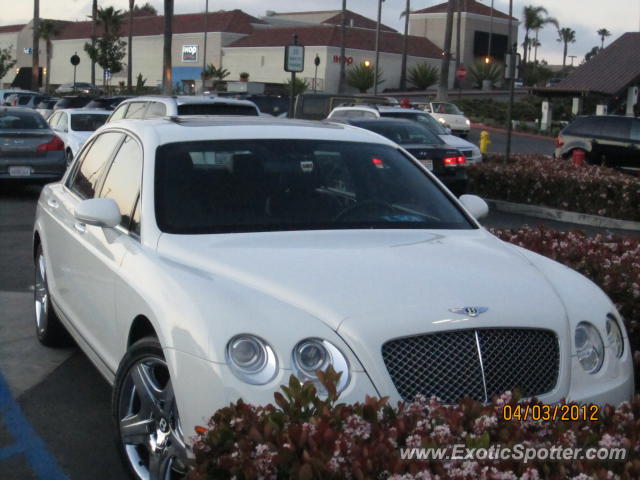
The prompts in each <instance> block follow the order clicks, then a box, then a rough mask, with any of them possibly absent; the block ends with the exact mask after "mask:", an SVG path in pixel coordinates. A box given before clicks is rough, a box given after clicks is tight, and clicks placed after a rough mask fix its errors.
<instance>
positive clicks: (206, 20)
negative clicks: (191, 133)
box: [201, 0, 222, 93]
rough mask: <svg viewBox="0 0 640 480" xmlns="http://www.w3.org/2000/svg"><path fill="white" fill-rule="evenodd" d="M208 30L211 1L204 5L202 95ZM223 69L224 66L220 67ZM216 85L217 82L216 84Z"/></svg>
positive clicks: (206, 1)
mask: <svg viewBox="0 0 640 480" xmlns="http://www.w3.org/2000/svg"><path fill="white" fill-rule="evenodd" d="M207 30H209V0H205V4H204V46H203V47H202V74H201V77H202V93H204V82H205V79H204V72H205V70H206V69H207ZM220 68H222V65H220ZM214 83H215V82H214Z"/></svg>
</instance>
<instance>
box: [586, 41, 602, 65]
mask: <svg viewBox="0 0 640 480" xmlns="http://www.w3.org/2000/svg"><path fill="white" fill-rule="evenodd" d="M598 53H600V47H598V46H597V45H596V46H595V47H593V48H592V49H591V50H589V51H588V52H587V53H586V54H585V56H584V61H585V62H588V61H589V60H591V59H592V58H593V57H595V56H596V55H597V54H598Z"/></svg>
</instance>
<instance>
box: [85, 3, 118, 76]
mask: <svg viewBox="0 0 640 480" xmlns="http://www.w3.org/2000/svg"><path fill="white" fill-rule="evenodd" d="M122 17H123V14H122V12H121V11H120V10H116V9H115V8H113V7H107V8H99V9H98V14H97V17H96V21H97V23H98V25H99V26H101V27H102V34H101V36H100V37H99V38H97V39H96V42H95V45H93V44H91V43H89V42H87V43H85V44H84V50H85V51H86V52H87V54H88V55H89V58H91V60H92V61H95V62H96V63H97V64H98V65H100V67H101V68H102V70H103V74H102V83H103V85H105V87H106V85H107V71H109V72H111V74H114V73H118V72H121V71H122V67H123V64H122V60H123V59H124V57H125V55H126V51H125V49H126V46H127V43H126V42H124V41H122V40H121V39H120V27H121V25H122Z"/></svg>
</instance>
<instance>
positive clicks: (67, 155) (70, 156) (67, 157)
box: [64, 150, 73, 167]
mask: <svg viewBox="0 0 640 480" xmlns="http://www.w3.org/2000/svg"><path fill="white" fill-rule="evenodd" d="M64 159H65V161H66V162H67V167H69V165H71V162H73V152H72V151H71V150H65V152H64Z"/></svg>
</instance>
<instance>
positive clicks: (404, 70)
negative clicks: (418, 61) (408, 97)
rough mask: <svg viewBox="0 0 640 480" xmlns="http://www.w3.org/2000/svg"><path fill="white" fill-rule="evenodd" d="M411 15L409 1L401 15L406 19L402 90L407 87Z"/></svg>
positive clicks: (401, 75)
mask: <svg viewBox="0 0 640 480" xmlns="http://www.w3.org/2000/svg"><path fill="white" fill-rule="evenodd" d="M410 13H411V0H407V7H406V8H405V9H404V12H402V13H401V14H400V18H402V17H404V38H403V40H402V65H401V66H400V90H404V89H405V88H406V87H407V54H408V51H409V14H410Z"/></svg>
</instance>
